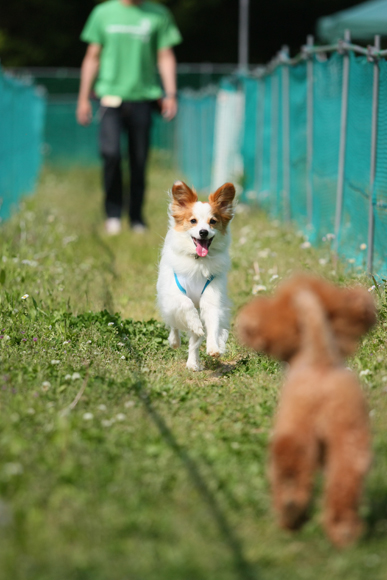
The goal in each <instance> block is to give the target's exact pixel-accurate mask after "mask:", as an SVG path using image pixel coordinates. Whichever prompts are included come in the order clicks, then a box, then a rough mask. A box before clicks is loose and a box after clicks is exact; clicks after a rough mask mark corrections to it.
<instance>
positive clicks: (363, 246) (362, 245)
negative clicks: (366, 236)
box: [359, 244, 367, 250]
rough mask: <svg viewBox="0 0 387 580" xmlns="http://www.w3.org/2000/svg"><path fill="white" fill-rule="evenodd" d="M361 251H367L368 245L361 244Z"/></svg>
mask: <svg viewBox="0 0 387 580" xmlns="http://www.w3.org/2000/svg"><path fill="white" fill-rule="evenodd" d="M359 247H360V249H361V250H366V249H367V244H360V246H359Z"/></svg>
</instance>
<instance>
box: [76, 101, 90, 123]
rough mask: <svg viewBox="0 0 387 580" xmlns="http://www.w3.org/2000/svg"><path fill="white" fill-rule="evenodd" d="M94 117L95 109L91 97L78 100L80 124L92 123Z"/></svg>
mask: <svg viewBox="0 0 387 580" xmlns="http://www.w3.org/2000/svg"><path fill="white" fill-rule="evenodd" d="M92 117H93V109H92V106H91V102H90V100H89V99H83V100H80V101H78V105H77V121H78V123H79V124H80V125H84V126H86V125H90V123H91V119H92Z"/></svg>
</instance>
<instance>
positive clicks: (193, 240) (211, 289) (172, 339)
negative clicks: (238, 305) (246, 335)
mask: <svg viewBox="0 0 387 580" xmlns="http://www.w3.org/2000/svg"><path fill="white" fill-rule="evenodd" d="M234 198H235V188H234V186H233V185H232V183H225V184H224V185H222V186H221V187H219V189H217V190H216V191H215V193H212V194H211V195H210V196H209V198H208V202H207V203H202V202H201V201H198V196H197V195H196V192H195V191H194V190H193V189H190V188H189V187H188V186H187V185H186V184H185V183H183V182H182V181H176V183H174V185H173V187H172V199H171V204H170V207H169V220H170V227H169V230H168V233H167V235H166V238H165V243H164V247H163V250H162V255H161V261H160V267H159V277H158V282H157V299H158V305H159V308H160V312H161V314H162V316H163V318H164V320H165V322H166V324H168V325H169V326H170V327H171V332H170V335H169V344H170V345H171V347H172V348H178V347H179V346H180V331H186V332H187V333H188V335H189V351H188V352H189V354H188V360H187V368H189V369H191V370H193V371H199V370H202V367H201V365H200V362H199V348H200V344H201V342H202V340H203V337H204V334H205V332H206V335H207V354H209V355H211V356H213V357H218V356H220V355H221V354H223V353H224V352H225V348H226V341H227V338H228V328H229V313H230V308H229V302H228V298H227V272H228V270H229V268H230V257H229V246H230V232H229V228H228V225H229V223H230V220H231V219H232V217H233V215H234V207H233V202H234Z"/></svg>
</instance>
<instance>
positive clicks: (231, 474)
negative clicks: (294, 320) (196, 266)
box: [0, 161, 387, 580]
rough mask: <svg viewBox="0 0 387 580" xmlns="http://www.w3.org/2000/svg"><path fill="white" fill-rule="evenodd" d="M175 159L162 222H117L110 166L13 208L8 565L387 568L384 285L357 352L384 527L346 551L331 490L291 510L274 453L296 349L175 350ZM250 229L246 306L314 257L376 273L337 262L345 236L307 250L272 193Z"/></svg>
mask: <svg viewBox="0 0 387 580" xmlns="http://www.w3.org/2000/svg"><path fill="white" fill-rule="evenodd" d="M177 177H180V176H179V175H177V174H176V172H173V171H171V170H170V169H165V168H163V166H162V164H161V163H158V162H156V161H154V162H153V164H152V170H151V172H150V176H149V181H150V183H149V195H148V199H147V207H146V214H147V218H148V220H149V223H150V232H149V234H147V235H144V236H140V235H135V234H132V233H131V232H130V231H129V230H125V231H124V233H123V234H122V235H121V236H119V237H117V238H106V237H105V236H104V234H103V228H102V213H101V192H100V186H99V173H98V171H96V170H76V169H72V170H69V171H64V170H63V171H59V170H56V171H53V170H46V171H45V173H44V175H43V177H42V179H41V183H40V186H39V189H38V192H37V194H36V195H35V196H34V197H32V198H28V199H26V200H25V201H24V203H23V206H22V208H21V210H20V212H19V213H17V214H15V215H14V216H13V218H12V219H11V220H10V221H9V222H8V223H6V224H4V225H3V226H2V229H1V231H0V243H1V252H0V297H1V304H0V317H1V325H0V335H1V336H3V338H1V339H0V353H1V355H0V356H1V375H0V570H1V571H2V572H1V578H6V579H8V578H9V579H11V578H12V580H19V579H20V580H21V579H23V580H25V579H26V578H28V580H62V579H63V580H69V579H70V578H71V579H72V580H73V579H74V580H137V579H138V580H156V579H157V580H174V579H176V580H191V579H192V580H212V579H214V580H228V579H230V580H231V579H234V578H235V579H238V580H239V579H240V580H246V579H247V580H248V579H267V580H277V579H278V580H279V579H286V580H288V579H289V578H290V579H311V580H312V579H313V580H320V579H321V580H322V579H329V580H336V579H347V578H351V580H360V579H369V578H372V579H373V580H378V579H380V580H382V579H384V578H386V573H387V552H386V549H385V547H386V539H387V477H386V473H387V436H386V430H385V417H386V416H387V360H386V345H385V339H386V326H387V308H386V299H385V295H384V289H383V288H382V287H381V288H379V292H380V296H378V295H377V299H378V302H379V306H380V323H379V325H378V327H377V328H376V329H375V330H374V331H373V333H372V334H370V335H369V336H367V337H366V338H365V340H364V341H363V344H362V346H361V348H360V350H359V353H358V354H357V356H356V357H355V358H354V360H352V361H350V363H349V364H350V366H351V367H352V368H354V369H356V370H357V371H362V370H363V371H364V370H368V371H369V372H368V373H366V374H365V375H364V376H363V377H362V381H363V385H364V390H365V393H366V396H367V399H368V402H369V406H370V409H371V418H372V419H371V420H372V427H373V432H374V463H373V467H372V471H371V473H370V476H369V478H368V482H367V489H366V493H365V497H364V504H363V506H362V513H363V515H364V518H365V519H366V521H367V532H366V534H365V536H364V538H363V539H362V540H361V542H360V543H359V544H358V545H356V546H355V547H353V548H351V549H349V550H346V551H342V552H339V551H337V550H335V549H334V548H332V547H331V546H330V544H329V542H328V541H327V539H326V538H325V536H324V534H323V532H322V530H321V526H320V501H319V498H318V497H317V499H316V502H315V506H314V508H313V511H312V517H311V519H310V521H309V522H308V523H307V525H306V526H305V528H304V529H303V530H302V531H301V532H299V533H297V534H294V535H290V534H287V533H285V532H283V531H280V530H279V529H278V527H277V525H276V523H275V520H274V518H273V513H272V510H271V506H270V494H269V489H268V483H267V478H266V461H267V445H268V440H269V436H270V429H271V423H272V416H273V412H274V409H275V405H276V401H277V397H278V388H279V385H280V383H281V380H282V374H281V373H282V371H281V367H280V365H279V364H277V363H276V362H273V361H271V360H269V359H268V358H266V357H264V356H258V355H256V354H254V353H251V352H249V351H248V350H247V349H244V348H242V347H241V346H239V345H238V344H237V343H236V342H235V339H234V337H233V335H232V334H231V338H230V341H229V349H228V352H227V355H226V356H225V357H224V359H223V361H222V363H218V362H215V363H214V362H213V361H212V360H209V359H208V358H207V357H206V355H205V354H204V353H203V354H202V356H203V359H204V360H205V364H206V369H205V371H203V372H201V373H191V372H188V371H187V370H186V369H185V361H186V348H187V344H186V343H184V344H183V347H182V348H181V349H179V350H177V351H172V350H169V349H168V346H167V343H166V338H167V329H166V328H165V327H164V325H163V324H162V323H161V322H160V318H159V315H158V313H157V310H156V307H155V283H156V277H157V261H158V256H159V252H160V246H161V244H162V240H163V236H164V235H165V232H166V226H167V218H166V209H167V196H166V191H167V190H168V189H169V188H170V186H171V184H172V183H173V181H174V180H175V179H176V178H177ZM232 232H233V245H232V263H233V266H232V272H231V273H230V285H229V286H230V295H231V298H232V300H233V303H234V314H235V312H236V310H237V308H238V307H239V306H240V305H242V304H243V303H245V302H246V301H247V300H248V299H250V298H251V296H252V288H253V286H256V285H264V286H266V288H267V292H270V291H272V290H273V289H274V288H275V286H276V284H277V283H278V281H279V280H280V279H281V278H283V277H285V276H287V275H288V274H289V273H290V272H292V271H293V270H295V269H298V268H304V269H307V270H310V271H313V272H316V273H320V274H323V275H325V276H326V277H328V278H329V279H331V280H333V281H336V282H338V283H340V284H349V283H353V281H354V280H358V281H360V282H361V283H364V284H367V285H368V286H371V284H372V281H370V280H367V278H366V277H365V276H364V275H362V273H361V271H359V270H357V269H354V268H353V266H351V265H350V264H347V265H345V264H338V265H337V266H335V262H334V260H333V258H332V255H331V252H330V248H329V246H328V245H325V246H324V245H323V246H322V247H321V248H319V249H313V248H304V249H302V248H300V246H301V243H302V242H303V238H302V237H301V235H300V234H298V233H297V232H296V231H295V230H292V229H291V228H288V229H286V228H284V227H282V226H280V225H279V224H278V223H277V222H273V221H270V220H268V219H267V218H266V217H265V216H264V215H263V214H262V213H260V212H259V211H258V210H257V209H249V210H248V211H243V208H242V211H240V212H239V213H238V214H237V216H236V217H235V220H234V222H233V224H232ZM1 260H2V261H1ZM257 266H258V268H259V275H258V274H257V272H258V268H257ZM275 276H277V277H275ZM258 278H259V279H258ZM25 294H28V295H29V297H28V298H26V299H25V300H23V299H21V297H22V296H23V295H25ZM117 313H118V314H117ZM111 323H113V324H111ZM318 487H321V484H319V485H318ZM318 496H319V494H318Z"/></svg>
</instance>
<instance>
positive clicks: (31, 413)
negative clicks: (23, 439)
mask: <svg viewBox="0 0 387 580" xmlns="http://www.w3.org/2000/svg"><path fill="white" fill-rule="evenodd" d="M27 413H28V414H29V415H35V409H33V408H32V407H30V408H29V409H27Z"/></svg>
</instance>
